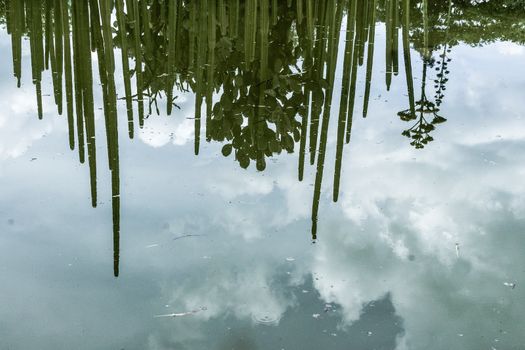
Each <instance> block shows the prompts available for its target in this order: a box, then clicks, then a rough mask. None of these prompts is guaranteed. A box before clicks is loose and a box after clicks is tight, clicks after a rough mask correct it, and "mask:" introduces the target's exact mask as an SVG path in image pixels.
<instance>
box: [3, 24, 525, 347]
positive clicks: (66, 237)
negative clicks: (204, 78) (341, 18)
mask: <svg viewBox="0 0 525 350" xmlns="http://www.w3.org/2000/svg"><path fill="white" fill-rule="evenodd" d="M377 31H378V33H377V35H378V39H377V40H378V41H381V38H384V35H385V32H384V27H382V26H379V27H378V28H377ZM9 49H10V41H9V38H8V37H7V35H6V34H5V32H3V33H2V35H1V36H0V51H1V52H2V55H1V57H0V76H2V77H10V76H11V62H10V56H9V54H7V53H8V52H9ZM24 55H25V57H24V58H25V60H24V70H25V71H30V66H29V63H28V59H27V55H28V51H27V48H24ZM451 57H452V58H453V61H452V63H451V65H450V69H451V71H452V73H451V78H450V82H449V83H448V85H447V88H448V90H447V97H446V101H445V102H444V103H443V105H442V111H441V113H442V114H443V115H444V116H446V118H447V119H448V121H447V123H446V124H443V125H442V126H440V127H439V128H437V129H436V130H435V131H434V133H433V137H434V139H435V140H436V141H435V142H433V143H432V144H430V145H429V146H427V147H426V148H424V149H423V150H416V149H414V148H412V147H410V146H409V145H408V143H407V140H406V138H405V137H404V136H402V135H400V132H401V131H402V130H404V128H406V123H405V122H403V121H400V120H399V118H398V117H397V115H396V114H397V111H400V110H403V109H404V108H406V103H407V97H406V96H405V94H406V86H405V85H404V82H403V81H402V79H396V80H394V81H393V83H392V88H391V91H390V92H388V93H387V92H385V91H384V87H383V85H382V84H379V83H378V84H375V85H374V84H372V90H371V95H370V96H371V97H370V99H371V103H370V107H369V116H368V118H367V119H362V118H360V117H359V118H355V120H354V125H353V130H354V131H353V135H352V141H351V144H350V146H349V147H347V148H346V149H345V162H344V163H343V170H342V174H343V176H342V178H341V189H340V191H341V194H340V200H339V202H338V203H332V202H331V189H332V183H331V182H330V181H325V182H324V183H323V189H322V190H323V191H322V193H323V194H322V197H321V205H320V213H319V217H320V218H321V219H320V221H319V228H318V232H319V233H320V237H319V239H318V241H317V243H316V244H311V241H310V240H309V230H310V214H311V212H310V209H311V199H312V184H313V181H314V177H315V169H314V168H307V169H306V173H305V180H304V181H303V182H298V181H297V164H296V160H297V158H296V155H287V154H282V155H280V156H276V157H275V158H273V159H275V161H270V162H268V165H267V168H266V170H265V171H264V172H257V171H256V170H255V169H254V168H253V167H251V168H249V169H248V170H244V169H241V168H240V167H239V166H238V165H237V164H236V163H234V162H232V160H231V158H225V157H223V156H222V155H221V146H222V145H221V144H218V143H206V142H204V143H203V144H202V148H201V151H200V155H199V156H198V157H195V156H194V155H193V136H194V135H193V121H190V122H188V120H189V119H185V117H192V116H193V115H194V112H193V108H194V107H193V106H194V97H193V96H192V95H191V94H185V95H182V96H180V97H179V99H178V102H177V103H178V105H179V106H180V107H181V110H180V111H176V112H175V113H174V116H172V117H169V118H168V117H165V116H155V115H153V116H151V117H150V118H148V119H146V120H145V125H144V129H142V130H140V131H137V136H138V138H137V139H135V140H128V139H127V138H125V137H123V136H121V140H120V172H121V197H122V198H125V200H123V201H122V203H121V206H122V207H121V232H122V234H121V276H120V277H119V278H118V279H115V278H113V276H112V275H111V273H110V266H112V264H113V262H112V261H113V255H112V254H113V253H112V238H111V232H112V220H111V202H110V199H111V193H110V192H111V185H110V176H109V174H107V173H105V172H104V171H100V172H99V176H98V182H99V186H98V188H99V192H100V193H99V198H100V201H99V204H100V205H99V208H98V209H96V210H93V209H91V207H90V203H89V200H87V196H88V195H89V174H88V172H87V171H86V169H85V166H80V165H79V164H78V160H77V155H76V154H75V153H74V152H70V151H69V150H68V147H67V142H66V141H67V125H66V121H65V119H64V117H60V118H59V117H57V116H56V115H55V113H56V112H55V106H54V104H53V101H52V97H51V96H46V95H44V97H43V109H44V112H45V113H46V114H47V116H46V117H45V118H44V119H43V120H42V121H38V120H36V118H35V115H36V104H35V103H34V91H33V87H32V86H31V82H30V79H29V78H28V77H27V76H26V77H25V78H24V80H23V84H22V87H21V89H17V88H16V83H14V82H13V80H12V79H7V78H3V79H2V81H1V82H0V91H1V92H2V94H1V97H0V101H1V105H2V109H1V110H0V181H2V183H3V186H0V198H2V200H1V202H0V218H1V219H0V232H1V234H0V280H2V281H3V283H2V286H1V287H0V299H1V300H3V301H4V302H3V303H2V305H0V315H1V317H0V339H1V340H0V345H1V347H2V348H6V349H37V348H39V349H72V348H74V349H121V348H124V349H159V350H160V349H210V348H211V349H232V348H234V349H271V348H276V349H281V348H284V349H299V348H301V349H318V348H327V349H343V348H344V349H346V348H352V349H354V348H355V349H399V350H402V349H491V348H494V349H519V348H520V346H523V344H525V338H524V336H523V334H522V331H520V329H523V325H524V322H523V314H524V312H525V310H524V309H525V306H524V305H523V302H522V300H524V297H525V292H524V291H523V290H524V289H523V287H522V286H521V284H520V282H521V281H520V278H521V277H522V276H523V273H524V270H523V266H524V263H525V255H524V254H523V249H522V247H523V246H524V244H525V236H524V232H525V231H524V228H525V227H524V226H525V221H524V219H525V214H524V213H525V186H524V185H523V181H522V178H523V175H524V173H525V165H524V164H525V159H524V158H525V155H523V154H524V153H523V152H522V150H523V149H525V148H524V147H525V128H524V127H523V125H522V123H523V119H522V118H523V115H524V112H525V107H524V106H523V104H522V91H524V88H525V82H524V80H523V78H522V77H523V76H525V68H524V67H523V60H524V58H525V50H524V49H523V47H521V46H518V45H516V44H512V43H505V42H497V43H493V44H490V45H486V46H484V47H475V48H473V47H469V46H466V45H459V46H456V47H454V50H453V52H452V53H451ZM93 58H94V59H96V57H95V56H93ZM375 59H376V62H375V65H374V76H375V77H378V78H377V79H378V80H379V79H382V78H383V77H382V76H381V72H382V69H383V67H384V57H383V55H382V53H381V52H378V53H377V54H376V58H375ZM413 65H414V67H416V66H417V67H422V62H421V60H420V59H419V56H418V55H415V54H414V55H413ZM338 69H339V70H340V68H338ZM383 72H384V71H383ZM419 72H420V71H419V69H415V68H414V84H415V85H416V86H417V85H418V83H419V82H420V79H421V76H420V73H419ZM362 75H364V74H362ZM340 76H341V74H339V73H336V79H340ZM45 79H46V78H45V77H44V81H43V91H44V94H45V93H46V91H47V92H49V91H52V88H51V82H50V81H49V80H45ZM358 79H360V81H361V82H362V81H363V79H364V77H363V76H360V77H358ZM118 84H120V82H118ZM122 88H123V87H122V86H120V85H119V86H117V89H122ZM96 91H97V90H96V89H95V92H96ZM96 93H98V92H96ZM337 94H338V93H337V92H335V93H334V98H335V99H336V100H338V95H337ZM359 95H362V91H360V90H358V96H359ZM95 100H96V101H100V100H101V96H95ZM118 108H119V110H120V111H121V112H122V113H120V118H123V120H122V123H121V125H124V124H125V104H124V103H123V102H122V103H120V102H119V105H118ZM95 113H96V117H97V118H98V119H97V121H99V122H98V124H97V125H98V126H97V127H98V128H99V129H97V134H100V135H101V137H100V139H101V140H102V139H103V137H102V135H104V132H103V131H102V127H103V122H102V121H103V119H102V118H103V112H102V111H100V110H97V111H95ZM332 113H336V112H332ZM357 114H359V113H357ZM333 118H334V120H335V116H333ZM334 124H335V122H334ZM332 129H333V128H332ZM330 133H331V137H329V139H328V145H327V147H328V150H327V155H328V157H331V158H330V163H329V164H332V162H331V161H332V160H333V157H334V155H335V147H336V144H335V131H330ZM122 134H125V133H124V132H123V133H122ZM332 136H333V137H332ZM98 147H99V152H98V154H100V155H101V157H103V156H104V154H105V151H104V148H103V147H104V145H101V143H99V145H98ZM101 164H102V165H101V168H102V167H103V165H104V163H103V162H101ZM332 172H333V169H332V167H331V166H330V167H328V166H327V167H326V174H325V177H326V178H327V179H330V178H331V177H332V176H333V173H332ZM188 234H189V235H193V236H191V237H184V238H180V237H182V236H183V235H188ZM505 283H507V284H508V283H516V286H515V288H512V287H511V286H509V285H505ZM192 310H196V311H198V312H195V313H194V314H192V315H189V316H185V317H178V318H177V317H176V318H154V316H155V315H162V314H170V313H181V312H189V311H192Z"/></svg>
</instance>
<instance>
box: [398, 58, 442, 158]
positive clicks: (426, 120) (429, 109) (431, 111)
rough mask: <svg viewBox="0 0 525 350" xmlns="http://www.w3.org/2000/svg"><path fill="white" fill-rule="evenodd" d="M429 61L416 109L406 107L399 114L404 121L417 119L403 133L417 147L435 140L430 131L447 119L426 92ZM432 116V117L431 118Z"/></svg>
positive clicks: (424, 66)
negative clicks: (440, 113)
mask: <svg viewBox="0 0 525 350" xmlns="http://www.w3.org/2000/svg"><path fill="white" fill-rule="evenodd" d="M427 66H428V63H427V62H424V63H423V79H422V85H421V98H420V99H419V101H416V102H415V108H414V111H412V110H411V109H405V110H403V111H401V112H399V113H398V114H397V115H398V116H399V118H400V119H401V120H403V121H407V122H408V121H411V120H416V123H415V124H414V125H412V127H410V128H409V129H406V130H404V131H403V132H402V133H401V134H402V135H403V136H406V137H408V138H410V139H411V140H412V141H411V142H410V144H411V145H412V146H414V147H415V148H417V149H420V148H423V147H425V145H426V144H428V143H429V142H431V141H433V140H434V138H433V137H432V136H430V132H431V131H433V130H434V129H435V125H436V124H440V123H443V122H445V121H446V119H445V118H443V117H442V116H440V115H439V114H438V112H439V108H438V105H436V103H434V102H432V101H429V100H428V98H427V96H426V92H425V85H426V75H427ZM412 93H413V92H412ZM430 118H432V119H430Z"/></svg>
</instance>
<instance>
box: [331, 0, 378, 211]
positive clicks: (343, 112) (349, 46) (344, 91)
mask: <svg viewBox="0 0 525 350" xmlns="http://www.w3.org/2000/svg"><path fill="white" fill-rule="evenodd" d="M374 1H375V0H374ZM356 6H357V0H350V4H349V13H348V14H347V17H346V41H345V55H344V62H343V82H342V88H341V101H340V103H339V119H338V123H337V141H336V155H335V172H334V189H333V194H332V198H333V201H334V202H337V200H338V198H339V184H340V182H341V168H342V163H343V144H344V137H345V126H346V118H347V115H348V94H349V90H350V76H351V73H352V58H353V57H352V55H353V53H354V51H355V50H356V48H355V46H354V44H355V42H354V35H355V16H356Z"/></svg>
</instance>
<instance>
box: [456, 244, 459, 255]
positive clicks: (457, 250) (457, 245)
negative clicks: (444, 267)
mask: <svg viewBox="0 0 525 350" xmlns="http://www.w3.org/2000/svg"><path fill="white" fill-rule="evenodd" d="M456 256H457V257H458V258H459V243H456Z"/></svg>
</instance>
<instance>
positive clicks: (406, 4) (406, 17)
mask: <svg viewBox="0 0 525 350" xmlns="http://www.w3.org/2000/svg"><path fill="white" fill-rule="evenodd" d="M402 1H403V58H404V60H405V75H406V83H407V89H408V100H409V104H410V113H411V114H412V115H414V116H415V114H416V111H415V103H414V80H413V78H412V60H411V59H410V43H409V41H408V40H409V36H408V35H409V30H410V1H409V0H402Z"/></svg>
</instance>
